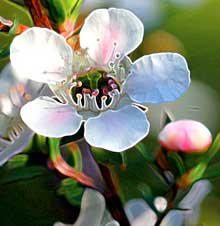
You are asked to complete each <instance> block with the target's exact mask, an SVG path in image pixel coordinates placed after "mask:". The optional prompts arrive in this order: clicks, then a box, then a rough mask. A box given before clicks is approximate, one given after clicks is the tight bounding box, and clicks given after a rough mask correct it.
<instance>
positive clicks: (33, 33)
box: [10, 27, 73, 84]
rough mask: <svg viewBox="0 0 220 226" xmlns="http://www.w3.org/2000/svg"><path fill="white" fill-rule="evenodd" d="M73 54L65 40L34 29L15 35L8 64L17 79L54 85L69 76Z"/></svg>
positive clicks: (43, 30)
mask: <svg viewBox="0 0 220 226" xmlns="http://www.w3.org/2000/svg"><path fill="white" fill-rule="evenodd" d="M72 58H73V53H72V49H71V48H70V46H69V45H68V44H67V42H66V40H65V39H64V38H63V37H62V36H61V35H59V34H57V33H56V32H54V31H52V30H49V29H47V28H39V27H33V28H30V29H28V30H27V31H25V32H23V33H22V34H21V35H18V36H17V37H15V38H14V40H13V41H12V44H11V47H10V59H11V64H12V66H13V67H14V68H15V70H16V71H17V73H18V74H19V75H22V76H23V77H24V78H29V79H32V80H34V81H37V82H43V83H50V84H51V83H52V84H53V83H56V82H60V81H63V80H65V79H66V76H67V75H69V74H71V72H72V68H71V67H72Z"/></svg>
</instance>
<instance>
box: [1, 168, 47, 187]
mask: <svg viewBox="0 0 220 226" xmlns="http://www.w3.org/2000/svg"><path fill="white" fill-rule="evenodd" d="M47 173H48V171H47V169H46V168H45V167H43V166H28V167H21V168H14V169H11V170H7V169H3V170H1V171H0V184H7V183H14V182H16V181H19V180H29V179H31V178H34V177H36V176H42V175H46V174H47Z"/></svg>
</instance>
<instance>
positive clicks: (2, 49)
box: [0, 44, 10, 58]
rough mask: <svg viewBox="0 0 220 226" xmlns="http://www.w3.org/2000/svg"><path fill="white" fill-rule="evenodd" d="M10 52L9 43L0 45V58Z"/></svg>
mask: <svg viewBox="0 0 220 226" xmlns="http://www.w3.org/2000/svg"><path fill="white" fill-rule="evenodd" d="M9 54H10V44H8V45H6V46H4V47H0V58H5V57H8V56H9Z"/></svg>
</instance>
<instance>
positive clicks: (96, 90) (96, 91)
mask: <svg viewBox="0 0 220 226" xmlns="http://www.w3.org/2000/svg"><path fill="white" fill-rule="evenodd" d="M92 95H93V96H95V97H97V96H98V95H99V90H98V89H95V90H93V91H92Z"/></svg>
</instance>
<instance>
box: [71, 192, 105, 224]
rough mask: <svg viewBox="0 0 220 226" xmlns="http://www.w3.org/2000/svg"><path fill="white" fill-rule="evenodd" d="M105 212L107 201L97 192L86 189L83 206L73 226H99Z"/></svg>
mask: <svg viewBox="0 0 220 226" xmlns="http://www.w3.org/2000/svg"><path fill="white" fill-rule="evenodd" d="M104 211H105V199H104V197H103V195H102V194H101V193H99V192H97V191H95V190H92V189H88V188H87V189H86V190H85V192H84V194H83V198H82V204H81V210H80V214H79V217H78V219H77V221H76V223H75V224H73V226H86V225H89V226H99V225H101V221H102V217H103V215H104Z"/></svg>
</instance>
